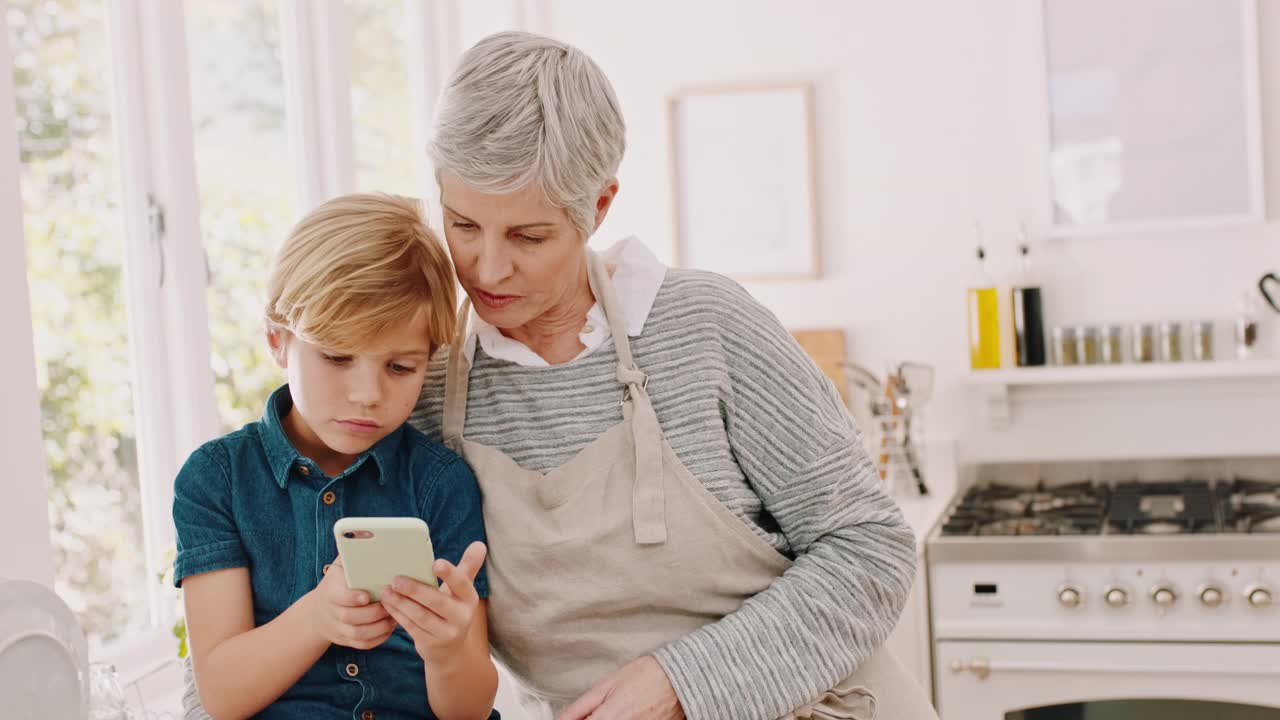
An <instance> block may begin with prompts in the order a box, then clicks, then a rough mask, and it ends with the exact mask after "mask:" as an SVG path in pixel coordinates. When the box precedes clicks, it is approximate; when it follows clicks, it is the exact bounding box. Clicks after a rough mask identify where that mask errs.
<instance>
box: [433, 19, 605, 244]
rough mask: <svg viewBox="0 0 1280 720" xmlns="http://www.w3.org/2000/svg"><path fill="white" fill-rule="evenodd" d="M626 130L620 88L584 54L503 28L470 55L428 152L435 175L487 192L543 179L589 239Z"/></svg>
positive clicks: (444, 103)
mask: <svg viewBox="0 0 1280 720" xmlns="http://www.w3.org/2000/svg"><path fill="white" fill-rule="evenodd" d="M625 131H626V127H625V124H624V123H623V120H622V111H621V109H620V108H619V106H618V98H617V97H615V96H614V94H613V87H612V86H611V85H610V84H609V79H608V78H606V77H605V75H604V72H602V71H601V70H600V67H599V66H598V65H596V64H595V62H594V61H592V59H591V58H589V57H587V55H586V53H583V52H582V51H581V50H579V49H577V48H575V47H573V46H571V45H568V44H565V43H562V42H559V41H557V40H553V39H551V38H548V37H543V36H541V35H534V34H532V33H526V32H502V33H497V34H495V35H490V36H489V37H486V38H484V39H483V40H481V41H480V42H478V43H476V44H475V46H474V47H472V48H471V49H470V50H467V51H466V52H465V53H463V55H462V58H461V60H460V61H459V63H458V69H457V70H456V71H455V72H454V73H453V77H451V78H450V79H449V84H448V86H447V87H446V88H445V90H444V93H443V96H442V98H441V103H440V110H439V113H438V115H437V119H436V131H435V137H434V138H433V139H432V141H431V144H430V147H429V150H428V152H429V153H430V155H431V160H432V162H433V163H434V164H435V169H436V179H437V180H439V178H440V173H441V172H442V171H444V170H448V171H450V172H452V173H454V174H456V175H457V176H458V177H459V178H460V179H461V180H462V181H463V182H465V183H467V184H468V185H470V186H471V187H473V188H476V189H477V190H480V191H481V192H489V193H509V192H515V191H517V190H520V189H523V188H524V187H526V186H528V185H530V184H536V185H537V186H538V187H540V188H541V189H542V191H543V193H545V194H546V197H547V199H548V201H550V203H551V204H552V205H554V206H556V207H559V208H563V209H564V210H565V213H566V214H567V215H568V216H569V220H570V222H572V223H573V225H574V226H575V227H576V228H577V229H578V230H579V231H580V232H581V233H582V237H583V238H584V239H585V238H588V237H590V236H591V233H593V232H595V229H596V228H595V216H596V200H597V199H598V198H599V197H600V193H601V191H603V190H604V188H605V185H606V184H607V183H608V182H609V180H610V179H612V178H613V177H615V176H616V175H617V172H618V165H619V164H621V162H622V153H623V150H624V149H625V146H626V141H625V138H624V135H625Z"/></svg>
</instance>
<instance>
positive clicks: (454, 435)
mask: <svg viewBox="0 0 1280 720" xmlns="http://www.w3.org/2000/svg"><path fill="white" fill-rule="evenodd" d="M470 317H471V300H470V298H464V299H463V301H462V307H460V308H459V309H458V323H457V324H458V329H457V331H456V332H454V335H453V343H452V344H451V345H450V346H449V361H448V364H447V365H446V367H445V376H444V418H443V419H442V420H441V435H442V436H443V438H444V444H445V446H446V447H448V448H449V449H450V450H453V451H454V452H456V453H458V454H459V455H461V454H462V429H463V428H464V427H465V426H466V424H467V387H468V385H469V384H470V380H471V363H470V362H468V361H467V357H466V355H467V349H466V343H467V321H468V320H469V319H470Z"/></svg>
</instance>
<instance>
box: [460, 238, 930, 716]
mask: <svg viewBox="0 0 1280 720" xmlns="http://www.w3.org/2000/svg"><path fill="white" fill-rule="evenodd" d="M587 254H588V256H589V257H588V262H589V270H588V277H589V282H590V286H591V289H592V292H593V293H594V294H595V297H596V298H598V299H599V300H600V302H601V304H602V305H603V306H604V312H605V316H606V317H607V318H608V320H609V328H610V331H611V332H612V333H613V343H614V349H615V351H616V352H617V355H618V369H617V376H618V383H619V396H620V397H621V399H622V409H623V418H624V419H623V421H622V422H621V423H620V424H618V425H615V426H613V427H612V428H610V429H609V430H607V431H606V432H605V433H604V434H603V435H601V436H600V437H599V438H597V439H596V440H595V441H593V442H592V443H590V444H589V445H587V446H586V447H585V448H583V449H582V450H581V451H580V452H579V453H578V454H577V455H575V456H574V457H573V458H572V459H570V460H569V461H568V462H566V463H565V464H563V465H561V466H559V467H557V468H555V469H553V470H551V471H550V472H547V473H540V472H534V471H531V470H526V469H524V468H522V467H520V466H519V465H517V464H516V463H515V461H513V460H512V459H511V458H510V457H508V456H507V455H505V454H504V453H502V452H500V451H499V450H497V449H495V448H491V447H488V446H485V445H481V444H478V443H475V442H471V441H470V440H467V439H465V438H464V437H463V427H464V426H465V420H466V408H467V384H468V375H469V371H470V367H469V365H468V363H467V361H466V359H465V357H464V353H463V352H462V350H461V348H462V347H463V339H464V338H465V337H466V332H467V328H466V323H467V319H468V316H469V314H470V304H469V303H464V304H463V307H462V309H461V311H460V312H459V315H458V318H459V322H458V334H457V337H456V339H455V342H454V344H453V350H452V351H451V352H450V353H449V365H448V371H447V372H448V375H447V376H446V382H445V406H444V419H443V433H444V440H445V443H446V444H447V445H449V446H450V447H451V448H453V449H454V450H455V451H457V452H458V453H460V454H461V455H462V456H463V457H464V458H465V459H466V460H467V462H468V463H470V465H471V468H472V469H473V470H474V471H475V475H476V478H477V480H478V481H479V484H480V489H481V492H482V493H483V496H484V515H485V520H486V526H487V527H486V530H487V533H488V536H489V560H488V575H489V587H490V597H489V623H490V631H491V636H490V637H491V640H492V644H493V651H494V654H495V655H496V656H497V657H498V659H499V660H501V661H502V662H503V663H504V664H506V665H507V667H509V668H510V669H511V671H512V672H513V673H514V674H515V675H516V676H517V677H518V678H519V679H521V680H522V681H523V685H524V687H522V688H521V690H522V691H523V692H522V693H521V694H522V701H523V704H524V706H525V708H526V709H527V710H529V711H530V713H531V714H532V715H533V716H534V717H537V718H551V717H554V715H555V713H558V712H560V711H561V710H562V709H563V708H564V707H565V706H566V705H568V704H569V703H571V702H572V701H573V700H575V699H577V697H578V696H579V695H581V694H582V693H584V692H585V691H586V690H588V689H589V688H590V687H591V686H592V685H593V684H594V683H596V682H597V681H599V680H600V679H602V678H604V677H605V676H606V675H608V674H609V673H611V672H613V671H615V670H617V669H618V668H620V667H622V666H623V665H625V664H626V663H628V662H630V661H631V660H634V659H635V658H638V657H641V656H643V655H647V654H649V653H651V652H653V651H654V650H656V649H658V648H660V647H662V646H664V645H667V644H669V643H671V642H672V641H674V640H676V639H677V638H680V637H682V636H684V635H687V634H689V633H691V632H693V631H694V630H697V629H698V628H700V627H702V626H703V625H706V624H707V623H711V622H715V621H716V620H719V619H720V618H722V617H724V616H725V615H728V614H729V613H732V612H734V611H735V610H737V609H738V607H739V606H740V605H741V604H742V602H743V601H744V600H746V599H747V598H749V597H751V596H753V595H755V594H757V593H759V592H761V591H762V590H764V589H765V588H767V587H768V586H769V585H770V583H772V582H773V581H774V580H775V579H776V578H777V577H778V576H779V575H781V574H782V573H783V571H785V570H786V569H787V568H788V567H790V565H791V561H790V560H789V559H787V558H786V557H784V556H783V555H781V554H780V553H779V552H778V551H777V550H775V549H774V548H773V547H771V546H770V545H769V544H768V543H767V542H765V541H764V539H762V538H760V537H759V536H758V535H756V534H755V533H754V532H752V530H751V529H750V528H748V527H747V525H746V524H744V523H743V522H742V520H740V519H739V518H738V517H737V516H735V515H734V514H733V513H732V512H731V511H730V510H729V509H728V508H727V507H725V506H724V505H723V504H721V502H720V501H719V500H717V499H716V498H715V496H714V495H712V494H711V493H710V492H709V491H708V490H707V489H706V488H705V487H704V486H703V485H702V483H700V482H699V481H698V480H697V478H695V477H693V475H692V474H691V473H690V472H689V470H688V469H687V468H685V466H684V465H683V464H682V463H681V462H680V460H679V458H677V457H676V455H675V453H674V452H673V451H672V450H671V446H670V445H668V444H667V442H666V439H665V438H664V437H663V434H662V430H661V428H660V427H659V426H658V418H657V416H656V415H655V414H654V410H653V406H652V405H651V404H650V402H649V396H648V394H647V393H646V391H645V387H646V385H647V377H646V376H645V374H644V373H643V372H641V371H640V369H639V368H637V367H636V366H635V362H634V361H633V360H632V356H631V347H630V344H629V342H628V338H627V333H626V328H625V326H624V323H623V320H622V317H623V316H622V310H621V308H620V307H619V305H618V301H617V298H616V297H615V294H614V290H613V285H612V281H611V280H610V279H609V276H608V274H607V272H606V271H605V268H604V264H603V262H601V260H600V258H599V257H598V256H597V255H596V254H595V253H594V252H592V251H590V250H588V251H587ZM877 715H878V716H879V717H881V718H893V719H894V720H915V719H916V718H922V719H923V718H936V717H937V716H936V715H935V714H934V713H933V710H932V708H931V707H929V705H928V702H927V701H926V699H925V695H924V691H923V689H921V688H920V687H919V685H918V684H916V683H915V682H914V681H912V680H911V678H910V677H909V676H908V675H907V673H906V671H905V669H903V668H902V666H901V665H900V664H899V663H898V662H897V661H896V660H895V659H893V658H892V656H891V655H889V653H888V652H886V651H884V650H881V651H880V652H878V653H876V654H875V655H873V656H872V657H871V658H870V659H868V660H867V661H866V662H864V663H863V664H862V666H861V667H860V668H859V669H858V671H857V672H856V673H855V674H854V675H853V676H852V677H850V678H848V679H847V680H845V681H844V682H843V683H841V684H840V685H839V686H838V687H837V688H835V689H833V690H832V691H831V692H829V693H826V694H825V695H824V696H823V697H822V698H818V699H817V700H815V701H814V702H813V703H812V704H811V705H809V706H805V707H802V708H799V709H797V710H796V711H795V712H793V713H791V714H789V715H787V716H786V717H788V718H792V717H794V718H817V719H822V720H825V719H828V718H830V719H832V720H834V719H837V718H838V719H841V720H843V719H846V718H847V719H849V720H867V719H870V718H875V717H877Z"/></svg>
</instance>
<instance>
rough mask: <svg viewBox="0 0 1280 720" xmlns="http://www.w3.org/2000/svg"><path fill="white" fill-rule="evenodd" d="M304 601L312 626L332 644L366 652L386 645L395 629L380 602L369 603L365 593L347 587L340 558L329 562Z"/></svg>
mask: <svg viewBox="0 0 1280 720" xmlns="http://www.w3.org/2000/svg"><path fill="white" fill-rule="evenodd" d="M306 598H307V601H308V603H309V605H310V611H311V612H310V614H311V625H312V627H313V628H315V631H316V633H317V634H319V635H320V636H321V637H323V638H324V639H325V640H328V641H329V642H331V643H333V644H334V645H342V646H344V647H349V648H355V649H357V650H370V649H372V648H375V647H378V646H379V645H381V644H382V643H384V642H386V641H387V638H389V637H391V633H392V632H394V631H395V629H396V623H395V620H393V619H392V618H391V616H390V615H389V614H388V613H387V610H386V608H384V607H383V606H382V603H375V602H369V593H367V592H364V591H363V590H352V589H351V588H349V587H347V579H346V575H345V574H344V573H343V571H342V558H338V559H336V560H334V561H333V564H332V565H330V566H329V567H328V569H326V570H325V573H324V578H323V579H321V580H320V584H319V585H317V586H316V589H315V590H312V591H311V592H309V593H307V595H306Z"/></svg>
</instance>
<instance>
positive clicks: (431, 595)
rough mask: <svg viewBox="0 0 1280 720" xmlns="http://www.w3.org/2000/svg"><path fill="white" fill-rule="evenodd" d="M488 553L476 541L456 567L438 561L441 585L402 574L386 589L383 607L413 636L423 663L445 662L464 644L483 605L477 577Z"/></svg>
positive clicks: (383, 595) (435, 568) (436, 569)
mask: <svg viewBox="0 0 1280 720" xmlns="http://www.w3.org/2000/svg"><path fill="white" fill-rule="evenodd" d="M487 553H488V549H487V548H485V545H484V543H482V542H478V541H477V542H473V543H471V545H470V546H469V547H468V548H467V550H466V552H465V553H463V555H462V560H461V561H460V562H459V563H458V564H457V565H456V566H455V565H453V563H450V562H449V561H448V560H437V561H436V563H435V566H434V568H433V569H434V570H435V573H436V575H437V576H439V578H440V579H441V580H443V581H444V585H443V586H441V587H439V588H437V587H433V586H431V585H427V584H423V583H420V582H418V581H416V580H414V579H413V578H407V577H403V576H401V577H397V578H396V580H395V584H393V585H391V586H390V587H388V588H387V589H386V590H384V591H383V593H382V604H383V606H385V607H386V609H387V612H389V613H390V614H391V617H392V618H393V619H394V620H395V621H396V623H398V624H399V625H400V627H402V628H404V629H405V632H407V633H409V636H410V637H412V638H413V644H414V647H416V648H417V650H418V654H419V655H421V656H422V659H423V661H424V662H428V663H436V664H442V663H446V662H448V661H449V660H450V659H452V658H454V657H456V656H457V655H458V654H459V653H458V650H459V649H460V648H461V647H462V646H463V645H464V644H465V641H466V638H467V632H468V630H469V629H470V628H471V623H472V622H473V621H474V620H475V619H476V614H477V610H478V608H479V606H480V596H479V594H478V593H476V586H475V580H476V575H477V574H478V573H479V572H480V568H481V567H483V566H484V559H485V556H486V554H487Z"/></svg>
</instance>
